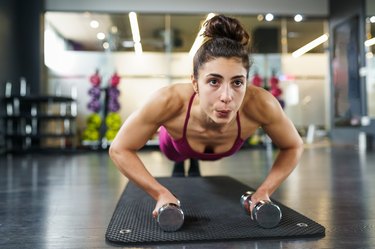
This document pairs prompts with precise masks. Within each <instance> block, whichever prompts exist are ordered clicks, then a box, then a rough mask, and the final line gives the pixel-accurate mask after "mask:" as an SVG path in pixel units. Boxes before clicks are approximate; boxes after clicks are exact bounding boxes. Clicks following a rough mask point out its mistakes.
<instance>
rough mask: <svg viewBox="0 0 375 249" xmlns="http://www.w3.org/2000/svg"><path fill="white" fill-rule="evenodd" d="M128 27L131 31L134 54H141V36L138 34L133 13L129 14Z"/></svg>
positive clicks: (135, 17)
mask: <svg viewBox="0 0 375 249" xmlns="http://www.w3.org/2000/svg"><path fill="white" fill-rule="evenodd" d="M129 20H130V27H131V30H132V35H133V41H134V49H135V52H136V53H138V54H139V53H142V44H141V35H140V34H139V26H138V19H137V14H136V13H135V12H130V13H129Z"/></svg>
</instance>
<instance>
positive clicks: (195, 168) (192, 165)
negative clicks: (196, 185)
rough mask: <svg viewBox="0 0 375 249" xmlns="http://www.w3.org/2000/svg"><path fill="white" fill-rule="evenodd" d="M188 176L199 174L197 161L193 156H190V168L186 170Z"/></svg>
mask: <svg viewBox="0 0 375 249" xmlns="http://www.w3.org/2000/svg"><path fill="white" fill-rule="evenodd" d="M188 175H189V176H201V172H200V170H199V161H198V159H195V158H190V168H189V172H188Z"/></svg>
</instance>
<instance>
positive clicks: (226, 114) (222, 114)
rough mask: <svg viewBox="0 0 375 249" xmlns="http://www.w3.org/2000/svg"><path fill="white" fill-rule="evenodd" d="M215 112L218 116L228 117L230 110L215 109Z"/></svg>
mask: <svg viewBox="0 0 375 249" xmlns="http://www.w3.org/2000/svg"><path fill="white" fill-rule="evenodd" d="M216 113H217V116H218V117H219V118H227V117H229V115H230V113H231V111H230V110H216Z"/></svg>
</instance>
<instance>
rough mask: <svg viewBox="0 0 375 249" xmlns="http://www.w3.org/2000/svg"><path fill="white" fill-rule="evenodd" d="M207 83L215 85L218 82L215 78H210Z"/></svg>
mask: <svg viewBox="0 0 375 249" xmlns="http://www.w3.org/2000/svg"><path fill="white" fill-rule="evenodd" d="M209 83H210V84H211V85H217V84H218V83H219V82H218V81H217V80H215V79H213V80H210V82H209Z"/></svg>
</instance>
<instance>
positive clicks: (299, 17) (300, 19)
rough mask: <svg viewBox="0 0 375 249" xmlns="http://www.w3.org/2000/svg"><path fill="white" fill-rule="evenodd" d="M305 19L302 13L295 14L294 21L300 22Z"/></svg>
mask: <svg viewBox="0 0 375 249" xmlns="http://www.w3.org/2000/svg"><path fill="white" fill-rule="evenodd" d="M302 20H303V17H302V16H301V15H300V14H297V15H295V16H294V21H295V22H300V21H302Z"/></svg>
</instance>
